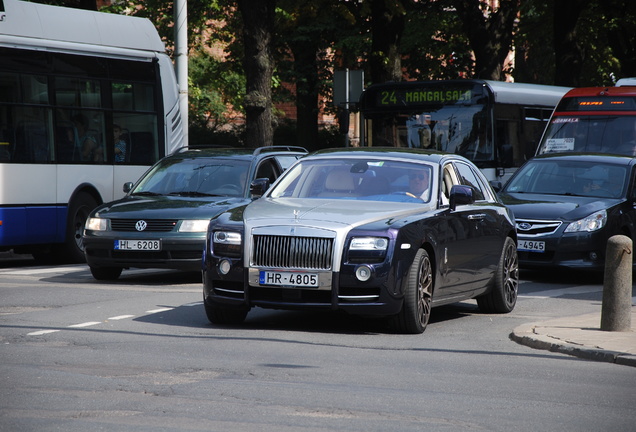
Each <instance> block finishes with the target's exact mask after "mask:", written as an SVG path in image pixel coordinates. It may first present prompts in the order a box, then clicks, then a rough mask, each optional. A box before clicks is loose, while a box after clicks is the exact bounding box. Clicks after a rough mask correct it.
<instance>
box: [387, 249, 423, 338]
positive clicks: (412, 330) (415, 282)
mask: <svg viewBox="0 0 636 432" xmlns="http://www.w3.org/2000/svg"><path fill="white" fill-rule="evenodd" d="M432 298H433V266H432V264H431V259H430V258H429V256H428V252H426V250H424V249H420V250H418V251H417V254H415V259H414V260H413V263H412V264H411V268H410V269H409V274H408V280H407V285H406V290H405V292H404V304H403V305H402V310H401V311H400V312H399V313H398V314H397V315H395V316H394V317H392V323H391V324H392V327H393V328H394V329H395V330H396V331H399V332H400V333H407V334H418V333H423V332H424V330H426V326H427V325H428V321H429V319H430V318H431V300H432Z"/></svg>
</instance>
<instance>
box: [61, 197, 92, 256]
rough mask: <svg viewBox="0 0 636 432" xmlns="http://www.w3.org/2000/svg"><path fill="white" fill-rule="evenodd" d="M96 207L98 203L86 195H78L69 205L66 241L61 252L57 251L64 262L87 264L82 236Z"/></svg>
mask: <svg viewBox="0 0 636 432" xmlns="http://www.w3.org/2000/svg"><path fill="white" fill-rule="evenodd" d="M95 207H97V201H95V199H94V198H93V197H92V196H90V195H89V194H86V193H80V194H78V195H77V196H76V197H75V199H73V201H71V202H70V203H69V206H68V219H67V221H66V239H65V242H64V245H63V246H62V248H61V250H59V251H57V252H59V253H60V256H61V257H62V259H63V260H64V261H66V262H71V263H81V262H86V257H85V256H84V242H83V241H82V234H83V233H84V225H85V224H86V219H88V215H89V214H90V212H91V211H92V210H93V209H94V208H95Z"/></svg>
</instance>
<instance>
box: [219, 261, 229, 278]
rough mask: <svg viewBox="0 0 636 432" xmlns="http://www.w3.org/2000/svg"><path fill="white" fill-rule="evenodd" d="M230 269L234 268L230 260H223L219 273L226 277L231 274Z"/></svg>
mask: <svg viewBox="0 0 636 432" xmlns="http://www.w3.org/2000/svg"><path fill="white" fill-rule="evenodd" d="M230 268H232V264H231V263H230V262H229V261H228V260H225V259H224V260H221V262H220V263H219V273H221V274H223V275H226V274H228V273H229V272H230Z"/></svg>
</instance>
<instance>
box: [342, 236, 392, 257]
mask: <svg viewBox="0 0 636 432" xmlns="http://www.w3.org/2000/svg"><path fill="white" fill-rule="evenodd" d="M388 247H389V239H387V238H386V237H353V238H352V239H351V244H350V245H349V261H350V262H353V263H364V262H366V263H374V262H382V261H384V258H385V257H386V250H387V248H388Z"/></svg>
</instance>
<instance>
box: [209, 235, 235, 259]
mask: <svg viewBox="0 0 636 432" xmlns="http://www.w3.org/2000/svg"><path fill="white" fill-rule="evenodd" d="M212 243H213V246H212V247H213V248H214V253H215V254H216V255H221V256H229V257H234V258H238V257H240V256H241V243H242V236H241V233H238V232H234V231H215V232H214V234H213V235H212Z"/></svg>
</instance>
